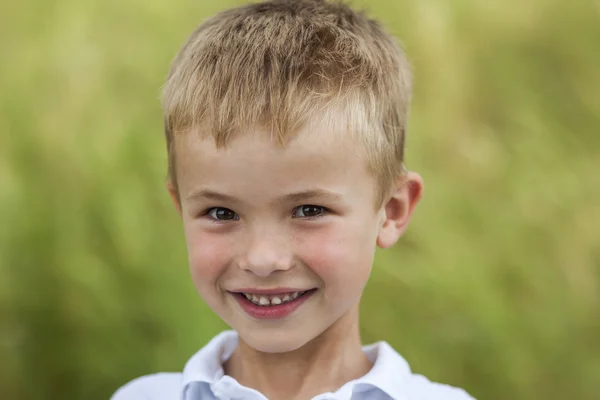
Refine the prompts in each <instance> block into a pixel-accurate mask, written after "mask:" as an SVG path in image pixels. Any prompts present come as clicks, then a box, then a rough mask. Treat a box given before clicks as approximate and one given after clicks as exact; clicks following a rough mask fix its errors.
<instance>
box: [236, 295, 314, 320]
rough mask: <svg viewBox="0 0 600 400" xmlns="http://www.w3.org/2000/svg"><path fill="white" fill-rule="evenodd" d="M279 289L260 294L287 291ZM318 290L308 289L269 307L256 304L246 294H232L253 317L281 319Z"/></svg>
mask: <svg viewBox="0 0 600 400" xmlns="http://www.w3.org/2000/svg"><path fill="white" fill-rule="evenodd" d="M277 290H279V291H275V292H272V293H266V292H264V291H263V292H262V293H260V294H278V293H286V292H282V291H280V290H281V289H277ZM285 290H287V289H285ZM294 291H297V292H302V290H292V292H294ZM316 291H317V289H311V290H308V291H306V293H305V294H303V295H302V296H300V297H297V298H295V299H294V300H292V301H290V302H287V303H284V304H279V305H276V306H268V307H265V306H258V305H256V304H254V303H253V302H251V301H250V300H248V299H247V298H246V297H244V295H243V294H242V293H235V292H231V295H233V297H235V299H236V300H237V302H238V303H239V304H240V306H241V307H242V309H243V310H244V312H246V314H248V315H249V316H250V317H253V318H256V319H280V318H284V317H287V316H288V315H290V314H292V313H293V312H294V311H296V310H297V309H298V308H299V307H300V306H301V305H302V304H304V302H305V301H307V300H308V299H310V298H311V297H312V295H313V294H315V293H316ZM244 293H252V292H244ZM256 294H259V293H256Z"/></svg>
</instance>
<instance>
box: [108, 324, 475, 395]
mask: <svg viewBox="0 0 600 400" xmlns="http://www.w3.org/2000/svg"><path fill="white" fill-rule="evenodd" d="M237 343H238V336H237V333H236V332H234V331H226V332H222V333H220V334H219V335H217V336H215V337H214V338H213V339H212V340H211V341H210V342H209V343H208V344H207V345H206V346H205V347H203V348H202V349H201V350H200V351H198V352H197V353H196V354H195V355H193V356H192V358H190V359H189V361H188V362H187V364H186V366H185V368H184V370H183V373H160V374H154V375H148V376H143V377H141V378H137V379H135V380H133V381H131V382H129V383H128V384H126V385H125V386H123V387H122V388H120V389H119V390H118V391H117V392H116V393H115V394H114V395H113V397H112V398H111V400H235V399H240V400H241V399H243V400H268V399H267V398H266V397H265V396H264V395H263V394H262V393H260V392H258V391H256V390H254V389H250V388H248V387H245V386H242V385H241V384H239V383H238V382H237V381H236V380H235V379H233V378H232V377H230V376H227V375H225V374H224V372H223V367H222V365H223V363H224V362H225V361H226V360H227V359H229V357H230V356H231V354H232V353H233V351H234V350H235V348H236V347H237ZM363 350H364V352H365V354H366V355H367V357H368V358H369V360H371V362H373V368H371V370H370V371H369V372H368V373H367V374H366V375H364V376H363V377H361V378H359V379H356V380H353V381H350V382H347V383H346V384H344V385H343V386H342V387H341V388H339V389H338V390H337V391H336V392H333V393H323V394H320V395H318V396H316V397H314V398H313V399H312V400H364V399H368V400H473V398H472V397H471V396H469V395H468V394H467V393H466V392H465V391H464V390H462V389H458V388H454V387H452V386H448V385H443V384H439V383H434V382H430V381H429V380H428V379H427V378H425V377H423V376H422V375H417V374H413V373H412V372H411V370H410V367H409V366H408V363H407V362H406V361H405V360H404V358H402V357H401V356H400V355H399V354H398V353H397V352H396V351H394V349H392V348H391V347H390V345H388V344H387V343H386V342H378V343H376V344H372V345H370V346H366V347H364V348H363Z"/></svg>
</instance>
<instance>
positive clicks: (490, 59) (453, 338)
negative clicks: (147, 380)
mask: <svg viewBox="0 0 600 400" xmlns="http://www.w3.org/2000/svg"><path fill="white" fill-rule="evenodd" d="M239 3H240V2H232V1H228V2H222V1H221V2H216V1H215V2H204V1H203V2H183V1H182V2H168V3H167V2H162V1H156V0H154V1H146V2H142V1H139V0H138V1H131V2H126V3H122V2H117V1H116V0H110V1H97V0H85V1H79V2H76V1H73V0H62V1H56V0H52V1H45V2H39V1H38V2H33V1H29V2H21V3H19V4H18V6H17V5H16V4H8V3H2V4H0V34H1V35H2V37H3V38H4V39H3V40H2V41H0V54H1V55H2V56H1V57H2V63H0V88H1V90H0V317H1V318H2V323H1V325H0V359H2V362H1V363H0V398H2V399H21V398H22V399H29V398H37V399H58V398H60V399H82V398H86V399H106V398H107V397H108V396H109V394H110V393H112V392H113V391H114V389H115V388H116V387H118V386H119V385H121V384H123V383H124V382H125V381H127V380H129V379H131V378H133V377H135V376H138V375H141V374H146V373H150V372H154V371H160V370H181V368H182V366H183V363H184V362H185V361H186V360H187V358H188V357H189V356H190V355H191V354H192V353H193V352H194V351H195V350H196V349H197V348H199V347H200V346H202V345H203V344H204V343H205V342H206V341H207V340H208V339H209V338H210V337H211V336H212V335H214V334H215V333H216V332H218V331H219V330H220V329H223V328H224V325H223V324H222V323H221V322H220V321H219V320H218V319H217V318H216V317H215V316H214V315H213V314H212V312H211V311H210V310H209V309H208V308H207V307H206V306H205V305H204V304H203V303H202V302H201V301H200V300H199V299H198V296H197V294H196V293H195V291H194V288H193V286H192V284H191V282H190V280H189V278H188V271H187V259H186V254H185V247H184V243H183V236H182V232H181V229H180V226H179V222H178V220H177V217H176V215H175V213H174V212H173V211H172V209H171V205H170V204H169V200H168V197H167V196H166V193H165V191H164V188H163V182H164V175H165V161H166V159H165V154H164V143H163V138H162V132H161V115H160V109H159V105H158V96H159V88H160V86H161V84H162V80H163V78H164V75H165V74H166V71H167V68H168V63H169V61H170V59H171V58H172V57H173V55H174V54H175V52H176V50H177V49H178V48H179V46H181V44H182V43H183V40H184V39H185V38H186V37H187V35H188V34H189V33H190V32H191V31H192V30H193V28H194V27H195V26H196V25H197V23H198V22H199V21H201V20H202V19H203V18H205V17H206V16H208V15H210V14H212V13H214V12H215V11H217V10H219V9H222V8H226V7H227V6H229V5H232V4H239ZM354 3H355V4H356V5H359V6H365V5H367V4H368V7H369V9H370V10H371V13H372V14H373V15H375V16H377V17H379V18H380V19H382V20H383V21H384V22H385V24H386V25H387V26H389V27H390V28H391V29H392V30H393V31H394V33H396V34H397V35H398V36H399V37H401V39H402V41H403V42H404V44H405V47H406V49H407V52H408V54H409V56H410V58H411V60H412V61H413V64H414V66H415V75H416V86H415V101H414V106H413V111H412V116H411V122H410V129H409V135H410V136H409V141H408V149H407V157H408V165H409V167H410V168H412V169H415V170H417V171H419V172H421V173H422V174H423V176H424V178H425V181H426V196H425V198H424V202H423V204H422V205H421V206H420V207H419V210H418V213H417V215H416V216H415V219H414V222H413V224H412V226H411V228H410V230H409V234H408V235H407V236H406V237H405V238H404V240H403V241H402V243H401V244H399V245H398V246H397V248H395V249H393V250H390V251H385V252H381V253H379V254H378V256H377V265H376V268H375V270H374V273H373V277H372V281H371V282H370V284H369V286H368V288H367V291H366V293H365V296H364V303H363V306H362V310H363V336H364V340H365V342H371V341H375V340H380V339H384V340H387V341H389V342H390V343H392V344H393V345H394V346H395V347H396V348H397V349H398V350H399V351H400V352H401V353H402V354H403V355H405V356H406V358H407V359H408V360H409V361H410V362H411V365H412V367H413V369H414V370H415V371H417V372H419V373H424V374H425V375H427V376H429V377H430V378H432V379H436V380H440V381H443V382H448V383H451V384H455V385H459V386H463V387H465V388H466V389H467V390H468V391H469V392H470V393H472V394H473V395H475V396H476V397H477V398H481V399H528V400H529V399H540V400H541V399H565V398H569V399H592V398H595V397H596V396H597V393H598V392H599V391H600V339H599V338H600V318H599V317H598V316H599V315H600V300H599V299H600V240H598V238H599V237H600V178H599V176H598V171H600V92H599V90H598V88H600V74H599V73H598V71H600V51H598V50H599V43H600V4H599V3H598V2H592V1H588V2H585V1H577V0H576V1H571V2H559V1H548V0H531V1H529V2H527V3H522V2H517V1H516V0H510V1H504V2H501V1H498V0H497V1H487V2H475V1H466V0H454V1H451V2H446V1H441V0H438V1H435V0H429V1H419V2H394V1H383V0H381V1H370V2H366V1H358V0H356V1H354Z"/></svg>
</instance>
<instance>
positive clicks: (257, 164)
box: [175, 129, 386, 352]
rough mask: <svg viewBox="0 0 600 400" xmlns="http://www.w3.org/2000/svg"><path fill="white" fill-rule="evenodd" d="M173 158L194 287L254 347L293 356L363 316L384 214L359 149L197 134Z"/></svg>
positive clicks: (313, 140)
mask: <svg viewBox="0 0 600 400" xmlns="http://www.w3.org/2000/svg"><path fill="white" fill-rule="evenodd" d="M323 138H325V139H323ZM175 151H176V153H177V177H178V189H179V196H180V207H181V215H182V219H183V225H184V231H185V237H186V242H187V248H188V253H189V262H190V269H191V275H192V278H193V281H194V284H195V286H196V288H197V290H198V292H199V294H200V295H201V297H202V298H203V299H204V300H205V301H206V302H207V303H208V305H209V306H210V307H211V308H212V309H213V310H214V311H215V312H216V313H217V314H218V315H219V316H220V317H221V318H222V319H223V320H224V321H225V322H226V323H227V324H228V325H230V326H231V327H232V328H233V329H235V330H236V331H237V332H238V333H239V335H240V337H241V338H242V339H243V340H244V341H245V342H246V343H248V344H249V345H250V346H251V347H253V348H254V349H256V350H259V351H263V352H285V351H292V350H295V349H298V348H300V347H302V346H303V345H304V344H306V343H308V342H310V341H311V340H312V339H314V338H316V337H317V336H319V335H320V334H321V333H323V332H324V331H325V330H327V329H328V328H329V327H331V326H332V325H334V324H335V323H336V322H337V321H339V320H341V318H342V317H343V316H345V315H350V314H352V312H353V310H354V311H355V310H356V305H357V303H358V300H359V298H360V296H361V294H362V291H363V288H364V286H365V284H366V282H367V280H368V277H369V273H370V271H371V266H372V261H373V255H374V251H375V247H376V242H377V240H378V235H379V234H380V231H381V228H382V225H384V221H385V214H386V211H385V206H382V207H381V208H380V209H376V207H375V199H376V194H377V187H376V183H375V182H376V181H375V179H374V177H373V176H372V174H370V173H369V172H368V171H367V167H366V164H365V162H363V161H362V158H361V157H360V155H359V151H358V149H357V148H355V147H354V146H353V145H340V144H339V139H337V140H336V138H334V137H333V136H332V135H327V134H325V133H323V132H318V129H317V130H312V131H311V132H310V133H308V132H300V133H299V134H298V135H297V136H296V137H294V139H293V140H291V141H290V142H289V143H287V144H286V145H285V146H284V147H282V146H279V145H277V144H276V143H274V141H272V140H271V139H270V137H269V134H268V133H267V132H262V131H257V132H248V133H243V134H239V135H237V136H236V137H235V138H234V139H233V140H232V141H231V143H229V145H228V146H227V147H226V148H220V149H217V148H216V147H215V145H214V143H213V141H212V140H210V139H200V138H198V137H197V136H195V135H191V134H188V135H182V136H181V137H179V138H177V141H176V148H175ZM293 292H300V296H299V297H298V298H296V299H293V297H294V296H297V295H298V293H293ZM302 292H306V293H304V294H302ZM286 296H287V297H286ZM275 297H276V298H277V299H276V300H274V299H275ZM248 298H249V299H248ZM290 300H291V301H290ZM287 301H290V302H289V303H287V304H282V303H286V302H287ZM253 303H258V304H253ZM354 314H356V313H354Z"/></svg>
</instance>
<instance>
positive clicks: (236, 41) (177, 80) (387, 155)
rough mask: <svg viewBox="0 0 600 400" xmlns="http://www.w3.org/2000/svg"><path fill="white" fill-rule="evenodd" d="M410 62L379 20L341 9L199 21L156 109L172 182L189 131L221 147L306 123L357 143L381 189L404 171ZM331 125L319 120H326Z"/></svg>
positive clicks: (290, 5) (317, 7) (298, 4)
mask: <svg viewBox="0 0 600 400" xmlns="http://www.w3.org/2000/svg"><path fill="white" fill-rule="evenodd" d="M410 95H411V73H410V67H409V64H408V61H407V60H406V57H405V55H404V52H403V51H402V49H401V48H400V46H399V45H398V44H397V43H396V41H395V40H394V38H393V37H392V36H390V35H389V34H388V33H386V32H385V31H384V30H383V28H382V27H381V26H380V24H379V23H377V22H376V21H374V20H372V19H369V18H367V17H366V16H365V14H364V13H361V12H357V11H355V10H353V9H352V8H350V7H349V6H347V5H346V4H344V3H341V2H329V1H326V0H271V1H263V2H260V3H254V4H249V5H246V6H242V7H238V8H233V9H230V10H227V11H224V12H222V13H220V14H217V15H216V16H214V17H212V18H211V19H209V20H207V21H205V22H204V23H202V24H201V25H200V26H199V27H198V28H197V29H196V30H195V31H194V32H193V33H192V35H191V36H190V38H189V39H188V41H187V42H186V43H185V45H184V47H183V48H182V49H181V50H180V52H179V54H178V55H177V56H176V58H175V60H174V61H173V63H172V65H171V69H170V72H169V74H168V77H167V80H166V83H165V85H164V88H163V96H162V105H163V110H164V128H165V135H166V140H167V149H168V158H169V179H170V180H171V182H172V184H173V185H174V186H175V188H176V185H177V180H176V169H175V158H176V154H175V151H174V141H175V140H176V137H177V135H178V134H179V133H181V132H189V131H192V130H193V131H196V132H197V133H198V134H200V135H203V136H206V137H211V138H213V139H214V140H215V143H216V145H217V146H218V147H222V146H227V143H228V142H229V140H230V139H231V138H232V136H234V135H235V134H236V133H238V132H243V131H247V130H249V129H252V128H253V127H257V126H263V127H268V128H270V129H271V132H272V134H273V136H274V137H276V139H277V140H278V141H279V142H280V143H281V144H282V145H284V144H285V142H286V140H287V139H289V138H290V136H291V135H293V134H295V133H297V132H298V130H300V129H301V128H303V127H305V126H306V125H307V123H308V122H309V121H315V120H321V121H327V122H328V123H330V124H331V125H332V129H334V128H337V130H338V131H343V132H344V134H346V135H350V136H353V137H356V138H358V139H359V140H360V142H359V143H360V145H361V148H362V149H363V154H364V158H365V160H366V161H367V166H368V167H369V169H370V170H371V171H372V172H373V174H374V175H375V177H376V179H377V181H378V183H379V186H380V188H382V190H383V192H382V193H381V195H380V196H379V197H380V199H379V200H382V199H383V198H382V197H383V196H385V193H384V192H387V191H388V190H389V187H390V184H391V183H392V182H393V180H395V178H396V177H398V176H401V175H402V174H403V171H404V170H403V157H404V136H405V127H406V120H407V114H408V108H409V103H410ZM331 110H336V112H335V115H336V117H335V118H334V119H332V118H327V117H324V116H326V115H330V116H331V115H332V114H331V112H329V111H331Z"/></svg>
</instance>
